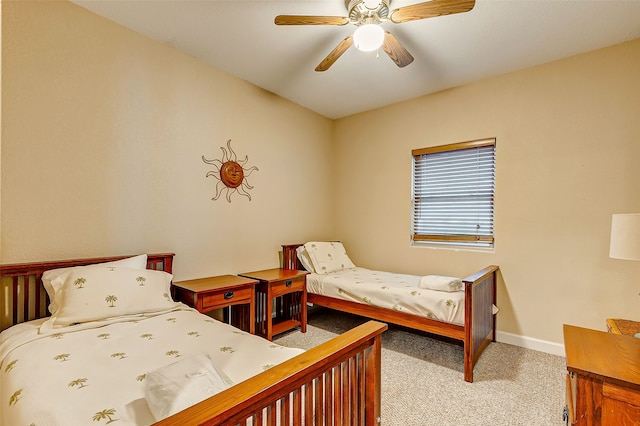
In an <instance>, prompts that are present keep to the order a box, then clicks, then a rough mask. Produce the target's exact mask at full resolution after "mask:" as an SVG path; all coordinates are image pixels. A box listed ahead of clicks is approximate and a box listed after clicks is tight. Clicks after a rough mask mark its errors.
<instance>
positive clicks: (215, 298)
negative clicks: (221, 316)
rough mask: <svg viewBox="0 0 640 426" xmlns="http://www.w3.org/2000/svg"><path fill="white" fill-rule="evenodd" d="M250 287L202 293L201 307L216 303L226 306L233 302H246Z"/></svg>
mask: <svg viewBox="0 0 640 426" xmlns="http://www.w3.org/2000/svg"><path fill="white" fill-rule="evenodd" d="M251 290H252V289H251V288H243V289H240V290H228V291H219V292H215V293H209V294H204V295H202V308H203V309H208V308H212V307H215V306H218V305H225V306H228V305H230V304H234V303H248V302H249V301H250V300H251Z"/></svg>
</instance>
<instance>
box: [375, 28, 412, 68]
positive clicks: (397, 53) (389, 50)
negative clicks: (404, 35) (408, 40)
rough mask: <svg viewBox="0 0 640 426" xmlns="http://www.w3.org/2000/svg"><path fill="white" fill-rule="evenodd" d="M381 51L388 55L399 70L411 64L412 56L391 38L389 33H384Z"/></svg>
mask: <svg viewBox="0 0 640 426" xmlns="http://www.w3.org/2000/svg"><path fill="white" fill-rule="evenodd" d="M382 50H384V52H385V53H386V54H387V55H389V57H390V58H391V59H392V60H393V62H395V63H396V65H397V66H399V67H400V68H403V67H406V66H407V65H409V64H410V63H411V62H413V56H411V53H409V51H408V50H407V49H405V48H404V46H403V45H401V44H400V42H399V41H398V39H397V38H395V37H394V36H393V34H391V33H390V32H389V31H385V32H384V43H382Z"/></svg>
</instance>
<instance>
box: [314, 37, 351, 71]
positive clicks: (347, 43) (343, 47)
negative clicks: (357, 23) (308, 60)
mask: <svg viewBox="0 0 640 426" xmlns="http://www.w3.org/2000/svg"><path fill="white" fill-rule="evenodd" d="M352 44H353V36H352V35H350V36H348V37H347V38H345V39H344V40H342V41H341V42H340V43H338V45H337V46H336V47H335V49H333V50H332V51H331V52H330V53H329V54H328V55H327V57H326V58H324V59H323V60H322V62H320V64H319V65H318V66H317V67H316V71H326V70H328V69H329V67H330V66H331V65H333V63H334V62H335V61H337V60H338V58H339V57H340V56H342V54H343V53H344V52H346V51H347V49H348V48H350V47H351V45H352Z"/></svg>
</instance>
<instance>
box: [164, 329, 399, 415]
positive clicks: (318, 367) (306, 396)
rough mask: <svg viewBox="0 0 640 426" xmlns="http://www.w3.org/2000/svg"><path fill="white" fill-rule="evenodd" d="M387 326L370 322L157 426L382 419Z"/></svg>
mask: <svg viewBox="0 0 640 426" xmlns="http://www.w3.org/2000/svg"><path fill="white" fill-rule="evenodd" d="M386 329H387V326H386V325H385V324H381V323H379V322H375V321H369V322H367V323H365V324H362V325H361V326H359V327H356V328H354V329H352V330H349V331H347V332H345V333H343V334H341V335H340V336H337V337H335V338H333V339H332V340H330V341H328V342H326V343H323V344H322V345H319V346H316V347H315V348H312V349H310V350H308V351H306V352H304V353H303V354H300V355H298V356H296V357H295V358H292V359H290V360H288V361H285V362H284V363H282V364H279V365H277V366H275V367H273V368H271V369H269V370H267V371H265V372H263V373H261V374H258V375H257V376H254V377H251V378H250V379H248V380H245V381H244V382H242V383H239V384H237V385H235V386H233V387H231V388H229V389H227V390H226V391H224V392H221V393H219V394H217V395H214V396H213V397H211V398H209V399H206V400H204V401H202V402H200V403H199V404H196V405H194V406H192V407H190V408H187V409H186V410H184V411H181V412H179V413H177V414H175V415H173V416H171V417H169V418H167V419H165V420H162V421H160V422H158V423H156V425H157V426H169V425H176V426H177V425H187V424H188V425H208V426H215V425H243V426H244V425H254V426H262V425H327V426H332V425H335V426H342V425H354V426H355V425H359V426H370V425H376V424H379V423H380V366H381V334H382V332H384V331H385V330H386Z"/></svg>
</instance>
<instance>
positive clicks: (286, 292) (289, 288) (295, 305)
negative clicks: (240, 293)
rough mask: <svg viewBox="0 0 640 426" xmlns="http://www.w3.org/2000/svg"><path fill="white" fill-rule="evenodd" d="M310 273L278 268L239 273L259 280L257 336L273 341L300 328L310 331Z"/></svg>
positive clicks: (257, 287)
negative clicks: (308, 311) (308, 326)
mask: <svg viewBox="0 0 640 426" xmlns="http://www.w3.org/2000/svg"><path fill="white" fill-rule="evenodd" d="M307 274H308V272H307V271H297V270H293V269H279V268H276V269H265V270H263V271H254V272H246V273H243V274H240V275H241V276H243V277H247V278H253V279H256V280H259V281H260V283H259V284H258V285H257V286H256V334H259V335H261V336H263V337H265V338H266V339H268V340H273V336H274V335H275V334H278V333H282V332H283V331H287V330H291V329H292V328H295V327H298V326H299V327H300V331H302V332H303V333H306V332H307V282H306V281H307V279H306V275H307Z"/></svg>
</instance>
